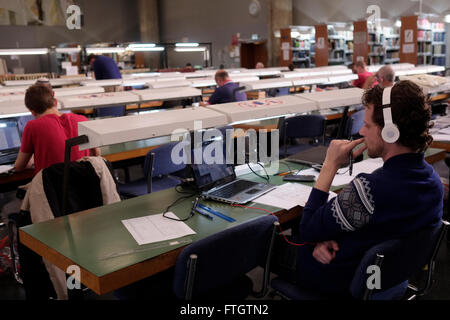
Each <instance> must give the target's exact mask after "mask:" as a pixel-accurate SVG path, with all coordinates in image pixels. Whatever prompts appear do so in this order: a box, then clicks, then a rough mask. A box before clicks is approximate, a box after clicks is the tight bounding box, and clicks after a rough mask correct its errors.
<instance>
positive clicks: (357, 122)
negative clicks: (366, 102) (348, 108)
mask: <svg viewBox="0 0 450 320" xmlns="http://www.w3.org/2000/svg"><path fill="white" fill-rule="evenodd" d="M364 113H365V110H364V109H363V110H360V111H358V112H355V113H354V114H352V115H351V116H350V117H348V118H347V123H346V125H345V138H350V137H352V136H355V135H357V134H359V130H361V128H362V126H363V125H364Z"/></svg>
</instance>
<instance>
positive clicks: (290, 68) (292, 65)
mask: <svg viewBox="0 0 450 320" xmlns="http://www.w3.org/2000/svg"><path fill="white" fill-rule="evenodd" d="M288 68H289V71H294V69H295V66H294V64H293V63H291V64H289V65H288Z"/></svg>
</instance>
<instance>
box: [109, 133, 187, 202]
mask: <svg viewBox="0 0 450 320" xmlns="http://www.w3.org/2000/svg"><path fill="white" fill-rule="evenodd" d="M176 144H178V142H172V143H168V144H165V145H162V146H159V147H157V148H155V149H153V150H150V151H149V152H148V153H147V155H146V156H145V161H144V178H142V179H138V180H135V181H130V182H127V183H124V184H119V186H118V189H119V194H120V195H121V196H123V197H125V198H133V197H138V196H141V195H144V194H147V193H151V192H157V191H161V190H165V189H169V188H173V187H175V186H177V185H179V184H180V183H181V178H179V177H176V176H173V175H171V174H172V173H177V172H179V171H181V170H183V169H185V168H186V163H187V159H186V155H185V154H184V152H182V154H181V157H182V158H183V163H181V164H175V163H173V161H172V159H171V154H172V149H173V148H174V147H175V145H176Z"/></svg>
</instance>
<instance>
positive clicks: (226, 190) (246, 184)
mask: <svg viewBox="0 0 450 320" xmlns="http://www.w3.org/2000/svg"><path fill="white" fill-rule="evenodd" d="M257 184H258V183H257V182H252V181H247V180H235V181H234V182H233V183H230V184H228V185H226V186H224V187H222V188H220V189H218V190H216V191H214V192H211V193H209V196H214V197H221V198H229V197H231V196H234V195H236V194H238V193H239V192H242V191H244V190H246V189H249V188H250V187H252V186H254V185H257Z"/></svg>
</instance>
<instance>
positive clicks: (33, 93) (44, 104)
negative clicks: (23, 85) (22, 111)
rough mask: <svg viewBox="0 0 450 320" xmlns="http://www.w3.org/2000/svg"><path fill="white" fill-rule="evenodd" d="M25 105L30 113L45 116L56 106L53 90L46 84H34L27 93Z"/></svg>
mask: <svg viewBox="0 0 450 320" xmlns="http://www.w3.org/2000/svg"><path fill="white" fill-rule="evenodd" d="M25 105H26V106H27V108H28V109H29V110H30V111H34V112H36V113H37V114H43V113H44V112H45V111H46V110H47V109H50V108H51V107H53V106H55V105H56V101H55V99H54V98H53V90H52V89H51V88H50V86H49V85H46V84H34V85H32V86H31V87H29V88H28V90H27V91H26V93H25Z"/></svg>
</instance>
